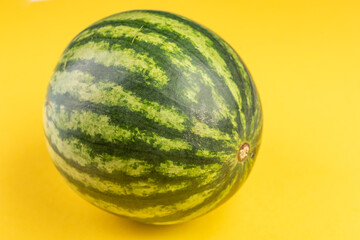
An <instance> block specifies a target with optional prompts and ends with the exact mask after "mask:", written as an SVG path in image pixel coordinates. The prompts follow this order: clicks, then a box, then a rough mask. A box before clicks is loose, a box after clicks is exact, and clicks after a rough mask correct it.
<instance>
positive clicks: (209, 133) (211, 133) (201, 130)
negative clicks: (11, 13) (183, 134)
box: [191, 119, 231, 141]
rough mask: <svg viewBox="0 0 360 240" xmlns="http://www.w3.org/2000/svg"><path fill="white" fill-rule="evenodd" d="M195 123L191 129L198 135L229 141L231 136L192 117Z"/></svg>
mask: <svg viewBox="0 0 360 240" xmlns="http://www.w3.org/2000/svg"><path fill="white" fill-rule="evenodd" d="M193 122H194V123H195V125H194V127H192V129H191V131H192V132H193V133H195V134H196V135H199V136H200V137H208V138H212V139H215V140H223V141H231V137H230V136H229V135H228V134H226V133H224V132H221V131H220V130H219V129H216V128H210V127H209V126H208V125H206V124H205V123H202V122H199V121H197V120H196V119H193Z"/></svg>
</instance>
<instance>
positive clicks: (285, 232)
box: [0, 0, 360, 240]
mask: <svg viewBox="0 0 360 240" xmlns="http://www.w3.org/2000/svg"><path fill="white" fill-rule="evenodd" d="M131 9H159V10H165V11H171V12H174V13H178V14H181V15H184V16H186V17H188V18H190V19H193V20H195V21H197V22H199V23H201V24H203V25H205V26H207V27H208V28H210V29H212V30H213V31H215V32H216V33H218V34H219V35H220V36H221V37H223V38H224V39H225V40H226V41H227V42H229V43H230V44H231V45H232V46H233V47H234V48H235V49H236V51H237V52H238V53H239V55H240V56H241V57H242V58H243V59H244V61H245V63H246V64H247V66H248V67H249V69H250V72H251V73H252V75H253V77H254V79H255V82H256V84H257V87H258V90H259V93H260V97H261V100H262V103H263V110H264V132H263V144H262V147H261V150H260V154H259V156H258V158H257V162H256V164H255V167H254V170H253V171H252V173H251V175H250V177H249V179H248V180H247V182H246V183H245V185H244V186H243V187H242V188H241V189H240V191H239V192H238V193H237V194H236V195H235V196H234V197H233V198H231V199H230V200H229V201H228V202H226V203H225V204H224V205H222V206H221V207H219V208H218V209H216V210H215V211H213V212H211V213H209V214H207V215H205V216H203V217H200V218H198V219H196V220H193V221H191V222H188V223H184V224H180V225H173V226H164V227H159V226H149V225H143V224H139V223H135V222H132V221H129V220H126V219H123V218H119V217H116V216H114V215H111V214H108V213H106V212H103V211H102V210H99V209H97V208H95V207H93V206H92V205H90V204H89V203H87V202H86V201H84V200H82V199H81V198H80V197H78V196H77V195H76V194H75V193H74V192H73V191H72V190H71V189H70V188H69V187H68V186H67V185H66V184H65V182H64V181H63V179H62V178H61V176H60V174H59V173H58V172H57V171H56V169H55V167H54V166H53V164H52V162H51V160H50V157H49V155H48V153H47V150H46V147H45V141H44V139H45V138H44V134H43V128H42V106H43V101H44V98H45V93H46V88H47V84H48V81H49V79H50V76H51V74H52V71H53V69H54V68H55V65H56V63H57V61H58V59H59V57H60V55H61V53H62V51H63V50H64V49H65V47H66V46H67V44H68V43H69V42H70V41H71V39H72V38H73V37H74V36H75V35H76V34H77V33H79V32H80V31H81V30H83V29H84V28H85V27H87V26H88V25H90V24H91V23H93V22H95V21H96V20H98V19H101V18H103V17H106V16H108V15H110V14H113V13H116V12H121V11H125V10H131ZM359 12H360V4H359V2H358V1H355V0H354V1H346V0H341V1H340V0H339V1H329V0H323V1H311V0H305V1H300V0H296V1H289V0H278V1H265V0H263V1H258V0H256V1H253V0H251V1H250V0H247V1H245V0H239V1H235V0H234V1H230V0H220V1H210V0H205V1H196V0H182V1H165V0H163V1H160V0H153V1H152V0H148V1H140V0H129V1H125V0H114V1H110V0H101V1H90V0H76V1H75V0H67V1H65V0H52V1H39V0H37V1H30V0H1V3H0V239H4V240H5V239H89V240H90V239H156V240H162V239H164V240H165V239H166V240H168V239H186V240H191V239H197V240H199V239H212V240H213V239H221V240H231V239H239V240H249V239H285V240H289V239H292V240H295V239H301V240H304V239H326V240H330V239H341V240H344V239H351V240H355V239H360V106H359V105H360V104H359V103H360V74H359V72H360V16H359Z"/></svg>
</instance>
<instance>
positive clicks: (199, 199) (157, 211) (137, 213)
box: [69, 183, 214, 220]
mask: <svg viewBox="0 0 360 240" xmlns="http://www.w3.org/2000/svg"><path fill="white" fill-rule="evenodd" d="M69 185H70V186H71V187H72V188H73V189H74V190H75V191H76V192H78V193H79V195H81V196H82V197H83V198H84V199H86V200H88V201H89V202H91V203H92V204H94V205H95V206H98V207H99V208H102V209H104V210H107V211H109V212H112V213H115V214H118V215H121V216H127V217H133V218H138V219H144V220H145V219H149V218H155V217H166V216H169V215H172V214H175V213H177V212H179V211H180V210H181V211H186V210H188V209H191V208H194V207H196V206H197V205H199V204H201V203H203V202H204V201H205V200H206V199H207V198H208V197H209V196H211V195H212V193H213V191H214V189H209V190H206V191H204V192H201V193H198V194H195V195H193V196H191V197H189V198H188V199H186V200H184V201H181V202H177V203H175V204H173V205H157V206H154V207H147V208H142V209H126V208H122V207H120V206H118V205H115V204H113V203H109V202H106V201H103V200H101V199H96V198H93V197H91V196H89V195H87V194H84V193H81V192H80V191H79V190H78V189H77V187H76V186H75V185H73V184H71V183H69Z"/></svg>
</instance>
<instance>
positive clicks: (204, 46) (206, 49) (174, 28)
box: [98, 11, 241, 106]
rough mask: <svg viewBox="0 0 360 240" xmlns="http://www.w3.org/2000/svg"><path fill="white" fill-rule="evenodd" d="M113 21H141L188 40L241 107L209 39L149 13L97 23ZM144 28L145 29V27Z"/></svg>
mask: <svg viewBox="0 0 360 240" xmlns="http://www.w3.org/2000/svg"><path fill="white" fill-rule="evenodd" d="M113 20H142V21H144V22H146V23H150V24H154V25H156V27H157V28H159V29H161V30H166V31H170V32H177V33H178V34H180V35H181V36H182V37H183V38H185V39H188V40H190V41H191V43H192V44H193V45H194V46H195V47H196V48H197V49H198V50H199V51H200V52H201V54H202V55H203V56H204V57H205V58H206V59H207V61H208V64H209V65H210V66H211V67H213V68H214V69H215V70H216V72H217V73H218V74H219V75H220V76H221V77H222V78H223V79H224V81H225V83H226V85H227V86H228V88H229V90H230V92H231V94H232V95H233V97H234V99H235V101H236V102H237V103H238V105H239V106H241V96H240V92H239V89H238V87H237V85H236V84H235V82H234V81H233V79H232V75H231V73H230V72H229V71H228V70H227V69H228V68H227V65H226V63H225V61H224V59H223V58H222V57H221V56H220V54H219V53H218V52H217V51H216V50H215V49H214V47H213V42H212V41H211V39H209V38H208V37H206V36H205V35H203V34H201V33H200V32H198V31H197V30H195V29H193V28H192V27H190V26H188V25H186V24H184V23H182V22H179V21H177V20H175V19H171V18H168V17H165V16H161V15H157V14H156V13H150V12H140V11H139V12H137V11H131V12H125V13H121V14H118V15H113V16H110V17H108V18H106V19H104V20H102V21H100V22H98V23H101V22H107V21H113ZM144 27H146V25H145V26H144Z"/></svg>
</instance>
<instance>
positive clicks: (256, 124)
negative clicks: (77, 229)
mask: <svg viewBox="0 0 360 240" xmlns="http://www.w3.org/2000/svg"><path fill="white" fill-rule="evenodd" d="M43 117H44V129H45V135H46V140H47V146H48V150H49V152H50V155H51V158H52V160H53V162H54V164H55V166H56V168H57V169H58V171H59V172H60V173H61V175H62V176H63V177H64V178H65V179H66V181H67V183H68V184H69V185H70V186H71V188H72V189H74V190H75V191H76V192H77V193H78V194H79V195H80V196H81V197H83V198H84V199H86V200H87V201H89V202H90V203H92V204H93V205H95V206H97V207H99V208H101V209H104V210H106V211H108V212H111V213H114V214H117V215H120V216H125V217H128V218H131V219H133V220H136V221H140V222H144V223H149V224H173V223H179V222H184V221H188V220H190V219H193V218H196V217H198V216H200V215H203V214H205V213H207V212H209V211H210V210H212V209H214V208H215V207H217V206H219V205H220V204H221V203H223V202H224V201H226V200H227V199H228V198H229V197H230V196H232V195H233V194H234V193H235V192H236V191H237V189H238V188H239V187H240V185H241V184H242V183H243V182H244V181H245V179H246V178H247V177H248V175H249V173H250V171H251V169H252V167H253V164H254V161H255V158H256V156H257V153H258V150H259V146H260V139H261V131H262V110H261V104H260V100H259V95H258V93H257V90H256V87H255V84H254V82H253V80H252V78H251V76H250V74H249V71H248V70H247V68H246V67H245V65H244V63H243V62H242V60H241V59H240V58H239V56H238V55H237V54H236V52H235V51H234V50H233V49H232V48H231V47H230V46H229V45H228V44H227V43H226V42H225V41H224V40H222V39H221V38H220V37H219V36H218V35H216V34H215V33H213V32H212V31H210V30H208V29H207V28H205V27H203V26H201V25H199V24H197V23H195V22H193V21H191V20H189V19H187V18H184V17H182V16H179V15H176V14H172V13H168V12H162V11H148V10H137V11H129V12H123V13H119V14H115V15H112V16H110V17H107V18H104V19H102V20H100V21H98V22H96V23H94V24H93V25H91V26H90V27H88V28H86V29H85V30H84V31H82V32H81V33H80V34H79V35H77V36H76V37H75V38H74V39H73V40H72V42H71V43H70V44H69V46H68V47H67V48H66V49H65V51H64V53H63V55H62V57H61V59H60V61H59V63H58V65H57V67H56V69H55V72H54V74H53V76H52V79H51V81H50V84H49V87H48V92H47V96H46V101H45V106H44V116H43Z"/></svg>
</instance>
